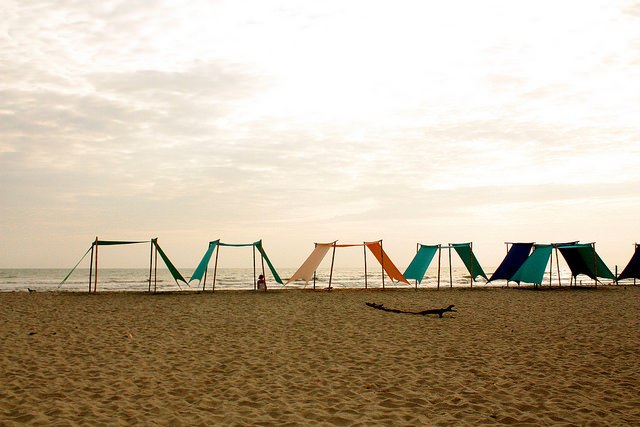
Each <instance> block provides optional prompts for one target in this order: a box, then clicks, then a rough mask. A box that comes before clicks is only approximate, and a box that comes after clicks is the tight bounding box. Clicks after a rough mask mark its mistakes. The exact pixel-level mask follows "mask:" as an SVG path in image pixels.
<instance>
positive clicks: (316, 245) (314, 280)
mask: <svg viewBox="0 0 640 427" xmlns="http://www.w3.org/2000/svg"><path fill="white" fill-rule="evenodd" d="M313 247H314V248H317V247H318V244H317V243H314V244H313ZM315 289H316V270H313V290H315Z"/></svg>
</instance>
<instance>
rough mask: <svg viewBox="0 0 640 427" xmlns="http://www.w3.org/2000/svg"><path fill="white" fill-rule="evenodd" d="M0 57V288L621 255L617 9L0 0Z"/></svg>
mask: <svg viewBox="0 0 640 427" xmlns="http://www.w3.org/2000/svg"><path fill="white" fill-rule="evenodd" d="M0 52H2V54H1V57H0V267H71V266H72V265H73V264H74V263H75V262H76V261H77V259H78V258H79V257H80V255H82V253H84V251H85V250H86V248H87V247H88V246H89V244H90V241H91V240H92V239H93V238H95V236H96V235H98V236H100V237H101V238H104V239H148V238H149V237H154V236H157V237H159V239H160V240H159V241H160V243H161V245H162V246H163V248H164V249H165V251H166V252H167V253H168V254H169V255H170V256H171V257H172V258H173V259H174V261H175V262H176V264H177V265H179V266H184V267H194V266H195V265H196V264H197V262H198V261H199V258H200V256H201V255H202V253H203V252H204V250H205V248H206V245H207V242H208V241H209V240H214V239H217V238H221V239H223V241H227V242H232V243H233V242H251V241H254V240H257V239H260V238H262V239H264V242H265V247H266V248H267V250H268V252H269V253H270V255H271V258H272V260H273V262H274V263H275V264H276V266H284V267H296V266H297V265H299V264H300V263H301V262H302V261H303V260H304V258H305V257H306V256H307V255H308V253H309V252H310V251H311V249H312V248H313V242H314V241H319V242H322V241H332V240H335V239H339V240H340V241H341V242H344V243H350V242H361V241H363V240H377V239H384V245H385V248H386V249H387V251H388V252H389V255H390V256H391V258H392V259H395V260H396V262H397V264H399V266H400V267H401V268H404V267H406V265H407V264H408V262H409V261H410V259H411V257H412V254H413V253H414V252H415V244H416V242H422V243H447V242H466V241H473V242H474V249H475V250H476V251H477V254H478V257H479V259H480V262H481V263H483V264H485V265H489V266H495V265H497V264H498V263H499V262H500V260H501V259H502V257H503V256H504V252H505V247H504V242H505V241H537V242H550V241H556V242H557V241H565V240H581V241H585V242H590V241H597V242H598V248H599V252H600V253H601V255H602V257H603V258H604V260H605V262H607V263H608V264H609V265H610V266H611V267H612V268H613V265H614V264H619V265H623V264H625V263H626V262H627V261H628V259H629V258H630V256H631V253H632V251H633V243H634V242H636V241H640V230H639V227H638V218H639V217H640V168H638V161H639V160H640V122H639V121H638V117H640V111H639V110H640V4H639V3H638V2H635V1H622V0H609V1H584V0H581V1H572V0H566V1H558V0H552V1H545V0H538V1H535V2H534V1H529V2H514V1H509V0H496V1H493V0H486V1H482V2H478V1H474V0H460V1H457V0H452V1H446V2H425V1H402V0H393V1H379V2H376V1H344V0H339V1H300V0H291V1H280V0H278V1H261V0H256V1H244V0H233V1H212V0H206V1H205V0H203V1H197V0H183V1H179V0H172V1H160V0H147V1H144V2H130V1H116V0H113V1H93V0H82V1H78V0H48V1H47V0H44V1H38V0H5V1H3V2H2V5H0ZM147 250H148V249H146V248H145V249H141V250H140V253H141V255H140V257H139V259H138V258H137V256H133V257H132V256H129V255H126V257H125V256H120V257H118V256H117V255H113V258H112V259H111V260H109V262H110V263H111V266H144V265H146V262H147V260H146V251H147ZM105 252H106V251H105ZM358 254H359V252H358ZM246 262H247V259H245V258H244V255H242V256H237V257H235V256H234V257H231V258H230V260H229V264H227V265H228V266H243V265H246Z"/></svg>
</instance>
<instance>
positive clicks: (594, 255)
mask: <svg viewBox="0 0 640 427" xmlns="http://www.w3.org/2000/svg"><path fill="white" fill-rule="evenodd" d="M591 247H592V248H593V271H594V274H593V275H594V278H593V280H594V285H595V287H596V288H597V287H598V255H597V254H596V242H593V243H592V244H591Z"/></svg>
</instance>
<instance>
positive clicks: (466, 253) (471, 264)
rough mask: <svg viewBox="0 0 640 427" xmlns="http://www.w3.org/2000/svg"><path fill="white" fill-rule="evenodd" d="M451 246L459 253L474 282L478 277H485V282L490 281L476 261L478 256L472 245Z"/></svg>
mask: <svg viewBox="0 0 640 427" xmlns="http://www.w3.org/2000/svg"><path fill="white" fill-rule="evenodd" d="M450 246H451V247H452V248H453V249H455V251H456V252H457V253H458V255H459V256H460V259H461V260H462V262H463V263H464V266H465V267H467V271H468V272H469V274H470V275H471V276H472V277H471V278H472V279H473V280H475V279H476V278H477V277H478V276H480V277H484V278H485V280H489V279H488V278H487V275H486V274H485V273H484V270H483V269H482V267H481V266H480V263H479V262H478V260H477V259H476V256H475V255H474V254H473V251H472V249H471V243H452V244H451V245H450Z"/></svg>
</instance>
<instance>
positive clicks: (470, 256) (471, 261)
mask: <svg viewBox="0 0 640 427" xmlns="http://www.w3.org/2000/svg"><path fill="white" fill-rule="evenodd" d="M469 258H470V260H469V265H470V266H471V267H470V268H469V273H470V274H471V288H473V242H471V243H469Z"/></svg>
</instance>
